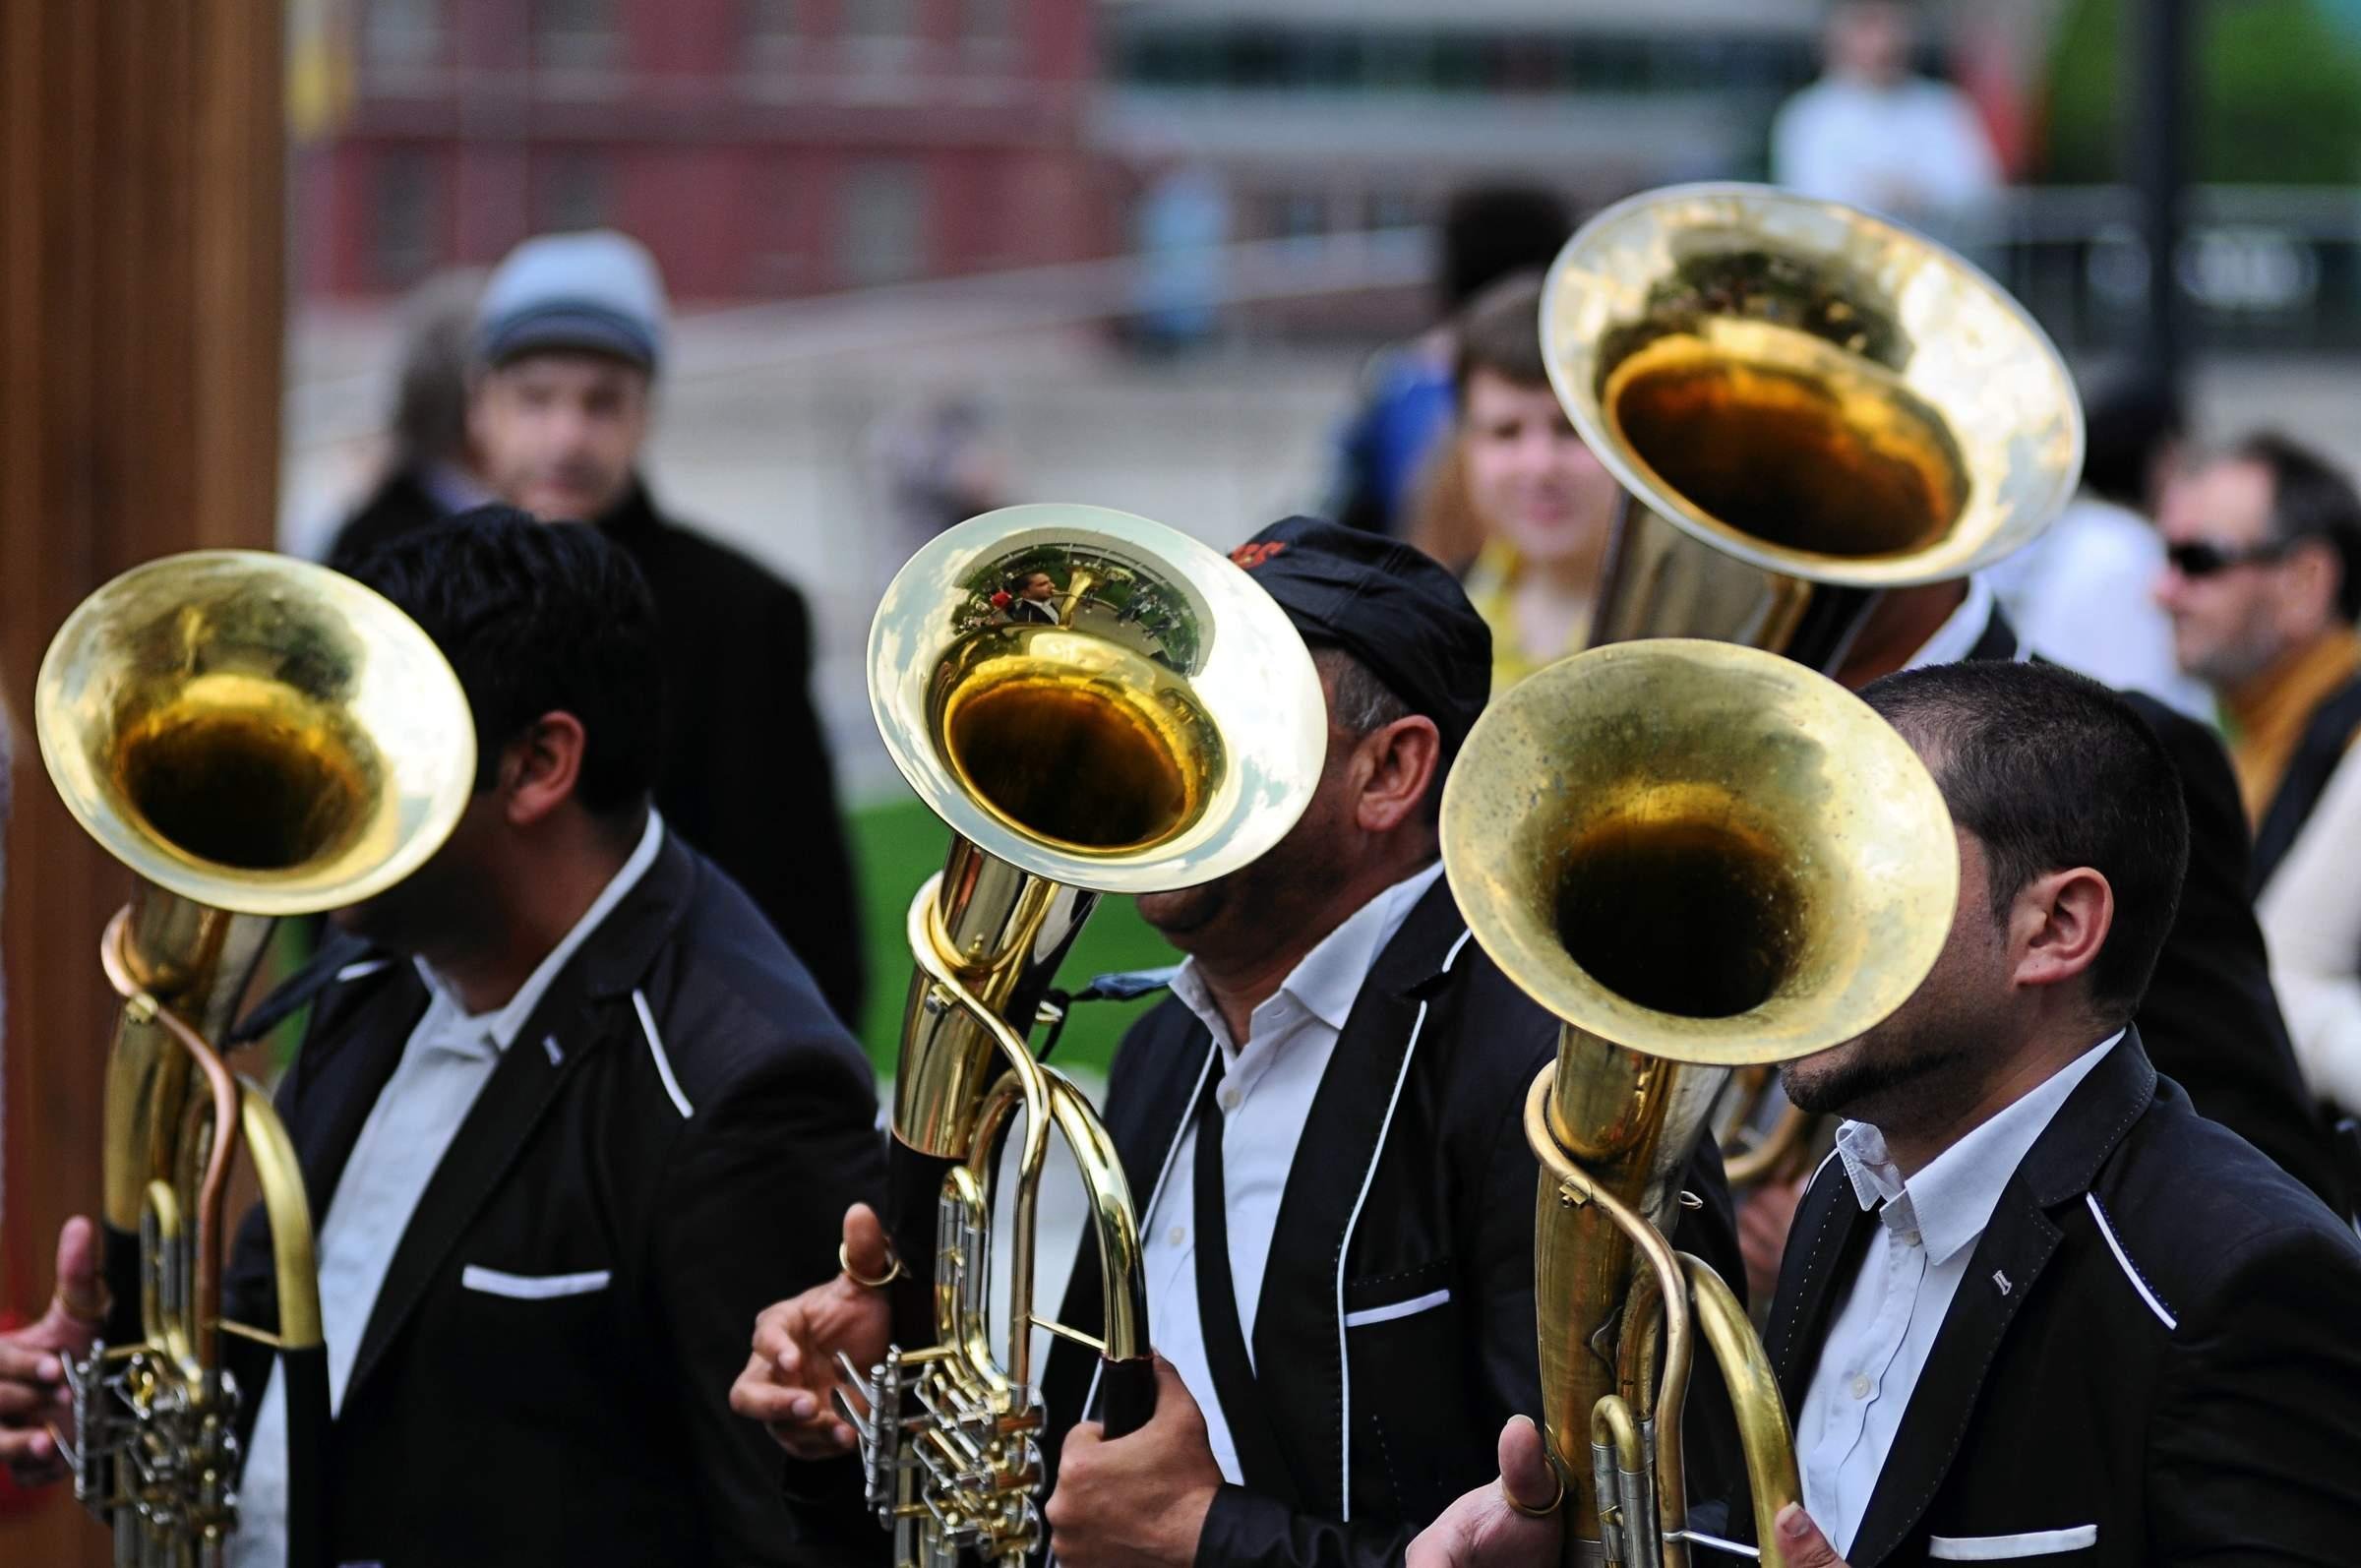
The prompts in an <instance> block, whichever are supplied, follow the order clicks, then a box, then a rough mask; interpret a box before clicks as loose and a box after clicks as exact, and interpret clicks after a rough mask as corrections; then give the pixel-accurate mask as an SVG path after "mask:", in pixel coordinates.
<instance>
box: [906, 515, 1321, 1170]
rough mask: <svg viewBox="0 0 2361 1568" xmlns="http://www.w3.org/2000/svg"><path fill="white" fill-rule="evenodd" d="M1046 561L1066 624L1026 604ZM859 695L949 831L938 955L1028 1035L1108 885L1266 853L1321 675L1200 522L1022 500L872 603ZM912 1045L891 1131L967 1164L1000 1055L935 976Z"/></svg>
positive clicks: (932, 550)
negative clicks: (1166, 521)
mask: <svg viewBox="0 0 2361 1568" xmlns="http://www.w3.org/2000/svg"><path fill="white" fill-rule="evenodd" d="M1032 573H1047V574H1048V575H1049V576H1050V578H1051V579H1052V580H1053V582H1054V583H1055V585H1056V587H1057V590H1058V592H1057V596H1056V597H1055V598H1054V599H1052V600H1050V601H1048V610H1047V611H1046V612H1045V613H1049V614H1054V615H1055V616H1056V617H1057V618H1058V622H1057V624H1056V625H1050V624H1045V623H1043V622H1039V621H1034V620H1030V619H1018V618H1016V616H1017V615H1019V614H1021V612H1018V611H1017V609H1016V601H1015V599H1014V598H1013V594H1014V592H1015V590H1016V589H1018V588H1021V586H1022V583H1023V581H1024V579H1025V578H1026V577H1028V576H1029V575H1030V574H1032ZM996 597H999V598H1002V599H1005V600H1006V601H1007V602H1005V603H996V602H995V601H996ZM869 690H870V702H871V706H872V708H873V709H874V710H875V712H876V715H877V720H878V732H879V734H880V735H882V736H883V738H884V741H885V747H886V750H887V752H889V753H890V754H892V756H893V759H894V762H895V764H896V765H897V766H898V767H900V769H901V771H902V774H903V776H904V777H905V778H907V779H908V780H909V782H910V787H911V788H912V789H913V790H915V791H916V792H917V794H918V797H919V799H920V800H922V801H924V802H926V804H927V805H928V807H929V808H930V809H932V810H933V811H934V812H935V814H937V815H938V816H940V817H941V818H942V819H943V820H944V821H945V822H946V823H948V824H949V825H950V828H951V830H952V833H953V834H954V835H955V836H954V838H953V843H952V850H951V855H950V859H949V862H948V864H947V865H946V867H945V869H944V872H943V874H942V877H941V878H940V880H939V882H938V893H937V896H936V903H937V909H938V935H937V945H938V951H939V952H940V954H941V957H942V959H943V961H944V962H945V963H946V964H948V965H949V966H950V968H951V969H952V970H953V972H954V973H955V974H956V975H957V976H958V979H959V981H960V984H961V985H962V986H963V987H965V989H966V990H967V991H968V992H969V993H971V994H972V995H975V996H976V997H978V998H979V999H980V1000H981V1001H982V1002H983V1003H984V1005H985V1006H986V1007H988V1008H990V1009H991V1010H992V1011H994V1012H996V1013H998V1014H999V1016H1001V1017H1003V1018H1007V1019H1012V1020H1015V1021H1016V1025H1017V1028H1018V1030H1019V1032H1020V1033H1022V1032H1024V1031H1026V1030H1029V1029H1030V1028H1031V1027H1032V1022H1033V1016H1034V1010H1035V1007H1036V1005H1037V1004H1038V1003H1039V1001H1040V999H1041V996H1042V995H1043V993H1044V992H1045V991H1046V990H1047V989H1048V987H1049V984H1050V981H1051V979H1052V978H1053V977H1054V976H1055V974H1056V972H1057V967H1058V963H1059V959H1061V958H1062V957H1063V956H1064V954H1065V951H1066V949H1067V948H1068V947H1069V946H1070V945H1071V944H1072V941H1073V938H1074V936H1075V935H1077V934H1078V933H1079V931H1080V929H1081V925H1082V922H1083V920H1084V919H1086V918H1087V917H1088V915H1089V913H1090V909H1091V906H1092V904H1093V903H1094V901H1095V895H1097V894H1099V893H1136V892H1146V891H1153V890H1159V889H1164V888H1173V887H1186V886H1190V885H1192V884H1195V883H1198V882H1204V881H1210V880H1212V879H1213V878H1215V877H1217V876H1220V875H1222V874H1225V873H1228V872H1232V871H1235V870H1237V869H1238V868H1239V867H1241V866H1243V865H1245V864H1247V863H1248V862H1250V861H1252V860H1254V859H1255V858H1256V857H1257V856H1259V855H1261V854H1262V852H1263V851H1264V850H1266V849H1268V848H1270V847H1271V846H1272V845H1273V844H1275V843H1277V842H1278V841H1279V838H1280V836H1281V835H1282V834H1284V833H1285V832H1286V831H1287V830H1288V829H1289V828H1290V827H1292V826H1294V825H1295V820H1296V817H1297V816H1298V815H1299V814H1302V809H1303V803H1304V802H1305V801H1306V800H1308V799H1309V798H1310V792H1311V788H1312V785H1313V784H1315V783H1316V782H1317V780H1318V777H1319V769H1320V764H1321V761H1322V759H1323V758H1324V756H1325V754H1326V746H1327V727H1326V725H1325V724H1324V723H1323V722H1322V721H1321V717H1320V715H1321V712H1322V707H1321V701H1320V694H1319V682H1318V677H1317V676H1316V675H1315V674H1314V673H1313V671H1312V668H1311V660H1310V656H1309V655H1308V654H1307V653H1306V652H1305V651H1304V649H1303V643H1302V638H1300V637H1299V636H1297V634H1296V632H1295V629H1294V627H1292V626H1291V625H1289V624H1288V621H1287V617H1286V616H1285V614H1284V613H1282V612H1281V611H1280V609H1279V607H1278V605H1277V604H1276V603H1274V602H1273V601H1272V599H1271V597H1270V595H1268V594H1266V593H1264V592H1263V591H1262V589H1261V588H1259V587H1258V586H1256V585H1255V584H1254V583H1253V582H1252V581H1251V580H1250V579H1249V578H1248V577H1247V576H1246V574H1245V573H1243V572H1241V571H1240V570H1239V569H1238V568H1237V567H1235V566H1233V565H1232V564H1231V563H1230V562H1229V561H1227V560H1225V559H1224V558H1223V557H1222V556H1220V555H1218V554H1216V553H1215V552H1214V551H1212V550H1211V549H1208V548H1207V547H1206V546H1204V545H1202V544H1199V543H1198V542H1197V541H1196V540H1194V539H1191V538H1189V537H1188V536H1187V535H1185V534H1182V533H1180V532H1178V531H1176V530H1174V529H1171V528H1167V527H1165V526H1163V525H1162V524H1160V523H1154V522H1150V521H1148V520H1147V519H1146V518H1143V517H1134V516H1132V515H1130V514H1129V513H1120V512H1110V511H1108V510H1106V509H1104V508H1100V507H1075V506H1028V507H1010V508H1006V509H1004V510H1002V511H999V512H993V513H985V514H984V515H983V516H980V517H975V518H971V519H969V520H968V521H966V522H963V523H961V524H959V526H957V527H955V528H952V529H950V530H948V531H947V532H945V533H943V534H941V535H939V536H938V537H937V538H936V539H935V540H934V541H933V542H931V543H930V544H928V545H927V547H926V548H925V549H923V550H921V551H920V552H919V553H918V554H917V555H916V556H914V557H913V558H912V559H911V561H910V563H909V564H908V565H907V566H905V567H904V568H903V569H902V570H901V572H900V573H898V574H897V575H896V576H895V578H894V580H893V583H892V585H891V586H890V587H889V588H887V589H886V592H885V597H884V599H883V601H882V602H881V603H880V604H879V605H878V615H877V620H876V622H875V624H874V625H873V626H872V628H871V631H870V643H869ZM902 1038H903V1045H902V1060H901V1066H900V1069H899V1070H898V1071H897V1073H896V1075H895V1089H894V1132H895V1134H896V1135H897V1136H898V1137H900V1138H901V1139H902V1141H903V1142H905V1143H907V1144H909V1145H910V1146H911V1147H912V1148H914V1149H918V1150H921V1151H923V1152H925V1153H928V1154H933V1155H937V1156H940V1157H943V1158H948V1159H956V1158H959V1157H960V1156H962V1155H964V1154H965V1152H966V1149H967V1145H968V1137H967V1133H968V1129H969V1127H970V1125H971V1124H972V1121H973V1118H974V1116H975V1113H976V1108H977V1107H978V1106H979V1105H980V1104H981V1103H982V1099H983V1095H984V1093H985V1091H986V1090H987V1089H988V1088H989V1087H990V1086H991V1084H992V1083H993V1081H994V1080H995V1079H996V1078H998V1076H999V1072H1000V1070H1001V1067H1000V1065H999V1063H998V1062H997V1061H996V1054H997V1048H996V1046H995V1044H994V1042H993V1041H992V1040H991V1039H990V1038H989V1037H988V1034H987V1032H986V1031H985V1030H984V1029H982V1028H981V1027H980V1026H979V1025H978V1024H977V1023H976V1021H975V1020H974V1019H973V1018H971V1017H970V1016H969V1015H968V1014H967V1013H966V1011H965V1010H964V1009H962V1008H958V1007H951V1006H945V1005H942V1004H941V1002H940V998H938V997H934V996H932V995H931V988H930V983H929V982H928V981H926V980H925V979H924V978H923V977H920V978H918V979H915V980H914V981H913V982H912V986H911V992H910V1001H909V1004H908V1006H907V1008H906V1009H905V1012H904V1022H903V1036H902Z"/></svg>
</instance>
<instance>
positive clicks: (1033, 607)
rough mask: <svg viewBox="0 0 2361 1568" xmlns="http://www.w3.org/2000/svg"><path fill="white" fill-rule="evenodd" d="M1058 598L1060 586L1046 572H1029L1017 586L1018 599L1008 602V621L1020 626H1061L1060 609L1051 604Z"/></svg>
mask: <svg viewBox="0 0 2361 1568" xmlns="http://www.w3.org/2000/svg"><path fill="white" fill-rule="evenodd" d="M1057 597H1058V584H1057V583H1056V582H1054V581H1052V580H1051V578H1050V574H1049V573H1046V572H1028V573H1025V579H1024V581H1023V582H1021V583H1019V584H1018V585H1017V589H1016V597H1015V598H1014V599H1012V600H1010V601H1009V602H1008V605H1007V610H1008V619H1009V620H1011V621H1013V622H1015V623H1016V624H1017V625H1019V626H1023V625H1026V624H1028V623H1031V624H1034V625H1039V626H1060V625H1062V624H1063V623H1062V622H1061V621H1060V620H1059V616H1058V607H1057V606H1056V605H1055V604H1053V603H1051V602H1050V601H1052V600H1053V599H1055V598H1057Z"/></svg>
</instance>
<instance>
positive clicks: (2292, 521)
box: [2156, 435, 2361, 889]
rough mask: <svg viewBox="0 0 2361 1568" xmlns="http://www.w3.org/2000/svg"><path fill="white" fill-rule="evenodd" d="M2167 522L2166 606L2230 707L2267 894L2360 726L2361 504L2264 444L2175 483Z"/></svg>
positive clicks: (2242, 448) (2161, 513) (2240, 449)
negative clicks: (2356, 623)
mask: <svg viewBox="0 0 2361 1568" xmlns="http://www.w3.org/2000/svg"><path fill="white" fill-rule="evenodd" d="M2156 520H2157V526H2158V527H2159V528H2160V529H2162V531H2163V534H2164V545H2165V560H2166V563H2167V564H2166V567H2165V571H2164V575H2163V578H2162V579H2161V581H2160V582H2159V583H2158V584H2157V588H2156V598H2157V600H2158V602H2160V603H2161V604H2162V605H2163V606H2164V608H2165V610H2166V611H2167V612H2168V613H2169V614H2170V615H2171V617H2172V634H2173V648H2174V652H2175V654H2176V655H2177V656H2178V658H2179V659H2180V663H2181V668H2182V669H2184V670H2186V671H2188V672H2189V673H2190V674H2191V675H2194V676H2196V677H2198V678H2199V679H2200V680H2202V681H2205V682H2206V683H2207V684H2208V685H2210V686H2211V687H2212V688H2213V689H2214V691H2215V692H2216V693H2217V694H2219V695H2220V697H2221V704H2222V713H2223V716H2224V718H2225V719H2226V720H2227V721H2228V722H2227V727H2228V730H2229V741H2230V759H2231V761H2232V763H2233V764H2234V765H2235V767H2236V768H2237V772H2238V791H2239V794H2240V795H2241V796H2242V797H2243V798H2244V800H2245V803H2246V812H2247V817H2248V820H2250V821H2251V822H2253V823H2254V826H2255V862H2254V881H2255V886H2256V887H2257V888H2258V889H2260V888H2262V887H2264V886H2265V885H2267V884H2268V883H2269V882H2270V879H2271V875H2272V874H2273V873H2274V872H2275V871H2276V870H2277V869H2278V865H2279V862H2280V861H2281V860H2283V859H2284V858H2285V856H2286V854H2287V852H2288V850H2289V849H2290V848H2291V847H2292V846H2293V844H2294V843H2295V840H2296V837H2297V835H2298V834H2299V833H2300V832H2301V831H2302V829H2303V826H2304V823H2305V822H2306V820H2307V819H2308V818H2309V817H2310V816H2311V814H2312V809H2313V808H2314V806H2316V805H2317V804H2318V803H2319V801H2320V798H2321V795H2322V793H2323V792H2324V791H2325V790H2326V789H2327V788H2328V784H2329V780H2330V778H2331V776H2332V775H2333V774H2334V773H2335V771H2336V766H2337V764H2338V762H2340V761H2341V760H2342V759H2343V756H2344V753H2345V748H2346V746H2347V744H2348V743H2349V742H2350V741H2351V740H2352V738H2353V735H2354V732H2355V730H2356V729H2357V728H2361V679H2357V677H2361V636H2357V635H2355V633H2354V631H2353V622H2354V619H2355V617H2356V616H2361V496H2356V495H2355V494H2354V492H2353V486H2352V484H2351V482H2350V481H2349V480H2347V479H2346V478H2345V477H2344V475H2342V474H2341V473H2339V472H2337V471H2336V470H2335V469H2334V468H2333V467H2331V465H2330V464H2329V463H2328V462H2326V461H2324V460H2323V459H2322V458H2321V457H2319V456H2317V455H2316V454H2314V453H2312V452H2307V451H2305V450H2304V449H2303V448H2301V447H2299V446H2297V445H2296V444H2295V443H2293V442H2291V441H2288V440H2287V439H2286V438H2284V437H2281V436H2274V435H2261V436H2255V437H2251V438H2249V439H2248V440H2247V441H2245V442H2243V443H2241V444H2240V445H2239V446H2237V447H2235V448H2233V449H2231V450H2230V451H2229V452H2224V453H2222V454H2221V455H2219V456H2216V457H2213V458H2210V459H2209V460H2208V461H2206V462H2204V463H2202V464H2201V465H2199V466H2198V467H2197V468H2196V469H2194V470H2192V471H2191V472H2190V473H2188V474H2186V475H2184V476H2182V477H2181V478H2180V479H2178V480H2176V481H2174V483H2173V484H2172V485H2171V486H2169V487H2168V488H2167V489H2166V491H2165V493H2164V499H2163V503H2162V505H2161V507H2160V508H2159V509H2158V514H2157V519H2156Z"/></svg>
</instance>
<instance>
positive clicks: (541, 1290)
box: [459, 1263, 615, 1301]
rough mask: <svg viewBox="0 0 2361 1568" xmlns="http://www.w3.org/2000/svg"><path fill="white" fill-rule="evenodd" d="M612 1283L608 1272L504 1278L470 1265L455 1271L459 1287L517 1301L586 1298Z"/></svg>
mask: <svg viewBox="0 0 2361 1568" xmlns="http://www.w3.org/2000/svg"><path fill="white" fill-rule="evenodd" d="M614 1279H615V1271H614V1270H612V1269H591V1270H589V1271H588V1272H587V1273H582V1274H504V1273H502V1272H501V1271H500V1270H499V1269H487V1268H479V1267H478V1266H476V1265H475V1264H473V1263H470V1264H468V1265H467V1266H466V1267H465V1268H463V1269H461V1270H460V1271H459V1284H461V1285H462V1286H464V1287H466V1288H467V1289H468V1290H470V1291H481V1292H483V1293H484V1294H485V1295H486V1296H506V1297H512V1298H513V1299H515V1300H518V1301H547V1300H550V1299H553V1298H554V1297H561V1296H588V1295H589V1294H590V1293H591V1292H592V1291H603V1290H605V1289H606V1288H607V1287H608V1285H610V1284H612V1283H613V1281H614Z"/></svg>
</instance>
